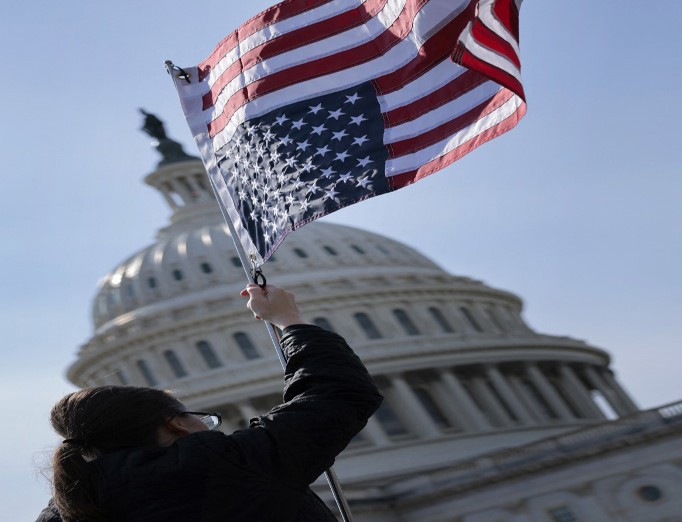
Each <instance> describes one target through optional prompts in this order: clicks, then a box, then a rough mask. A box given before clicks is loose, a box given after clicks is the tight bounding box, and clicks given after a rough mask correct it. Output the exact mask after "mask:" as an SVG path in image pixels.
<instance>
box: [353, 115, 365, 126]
mask: <svg viewBox="0 0 682 522" xmlns="http://www.w3.org/2000/svg"><path fill="white" fill-rule="evenodd" d="M350 121H351V123H355V125H360V124H361V123H362V122H363V121H367V118H365V115H364V114H361V115H360V116H353V117H352V118H351V119H350Z"/></svg>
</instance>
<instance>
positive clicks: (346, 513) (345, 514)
mask: <svg viewBox="0 0 682 522" xmlns="http://www.w3.org/2000/svg"><path fill="white" fill-rule="evenodd" d="M208 178H209V182H210V183H211V188H212V189H213V194H214V196H215V199H216V201H217V202H218V207H219V208H220V212H221V213H222V215H223V218H224V219H225V222H226V223H227V226H228V228H229V229H230V235H231V236H232V242H233V243H234V246H235V248H236V249H237V255H238V256H239V260H240V261H241V263H242V268H243V269H244V272H245V273H246V279H247V280H248V282H249V283H255V282H256V281H255V280H254V274H253V273H252V272H251V271H250V270H249V269H248V268H247V267H248V266H250V265H251V263H250V262H249V258H248V256H247V254H246V251H245V250H244V247H243V246H242V244H241V243H240V242H239V239H238V238H237V232H236V230H235V229H234V225H233V224H232V220H231V219H230V217H229V215H228V213H227V209H226V208H225V207H224V206H223V202H222V201H221V199H220V198H219V197H218V192H217V190H216V188H215V186H214V185H213V180H212V179H211V176H208ZM263 323H265V327H266V329H267V331H268V334H269V335H270V340H271V341H272V345H273V346H274V348H275V352H276V353H277V358H278V359H279V362H280V364H281V365H282V369H283V370H286V364H287V361H286V358H285V357H284V352H283V351H282V346H281V344H280V342H279V335H278V334H277V331H276V330H275V327H274V326H273V325H272V324H271V323H269V322H267V321H263ZM324 475H325V478H326V479H327V483H328V484H329V489H331V492H332V496H333V497H334V501H335V502H336V505H337V507H338V508H339V511H340V512H341V518H342V519H343V522H353V521H354V519H353V514H352V513H351V511H350V506H349V505H348V501H347V500H346V497H345V496H344V494H343V490H342V489H341V483H340V482H339V479H338V478H337V476H336V472H335V471H334V468H329V469H328V470H326V471H325V472H324Z"/></svg>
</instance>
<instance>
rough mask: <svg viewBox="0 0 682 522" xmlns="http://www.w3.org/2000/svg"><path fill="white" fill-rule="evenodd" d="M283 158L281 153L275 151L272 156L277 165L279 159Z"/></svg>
mask: <svg viewBox="0 0 682 522" xmlns="http://www.w3.org/2000/svg"><path fill="white" fill-rule="evenodd" d="M281 156H282V155H281V154H280V152H279V151H277V150H276V151H274V152H273V153H272V154H270V159H272V161H274V162H275V163H277V162H279V158H280V157H281Z"/></svg>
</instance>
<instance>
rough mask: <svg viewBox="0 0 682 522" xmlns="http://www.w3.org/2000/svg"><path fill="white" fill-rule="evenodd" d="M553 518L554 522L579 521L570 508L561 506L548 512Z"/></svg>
mask: <svg viewBox="0 0 682 522" xmlns="http://www.w3.org/2000/svg"><path fill="white" fill-rule="evenodd" d="M547 513H548V514H549V515H550V516H551V517H552V520H553V522H577V521H578V519H577V517H576V516H575V513H573V511H572V510H571V509H569V508H568V506H559V507H555V508H553V509H550V510H549V511H548V512H547Z"/></svg>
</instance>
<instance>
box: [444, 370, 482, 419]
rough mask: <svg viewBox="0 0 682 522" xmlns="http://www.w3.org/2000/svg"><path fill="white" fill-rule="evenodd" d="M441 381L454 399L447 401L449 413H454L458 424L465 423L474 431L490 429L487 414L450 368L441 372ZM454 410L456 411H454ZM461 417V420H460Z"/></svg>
mask: <svg viewBox="0 0 682 522" xmlns="http://www.w3.org/2000/svg"><path fill="white" fill-rule="evenodd" d="M439 377H440V382H441V383H442V384H443V386H444V387H445V389H446V391H448V392H449V395H450V397H451V398H452V399H454V403H450V401H448V402H447V404H446V406H447V408H446V409H447V410H448V411H446V414H447V413H450V414H453V415H454V419H453V420H455V422H456V423H457V424H464V425H465V426H466V427H469V428H471V429H472V430H473V431H483V430H488V429H490V423H489V422H488V419H486V418H485V415H483V413H481V411H480V410H479V409H478V406H477V405H476V403H475V402H474V401H473V400H472V399H471V397H470V396H469V394H468V393H467V391H466V390H465V389H464V386H462V384H461V383H460V382H459V380H458V379H457V377H456V376H455V375H453V374H452V372H450V371H449V370H443V371H441V372H440V373H439ZM453 410H454V411H453ZM460 418H461V420H460Z"/></svg>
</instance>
